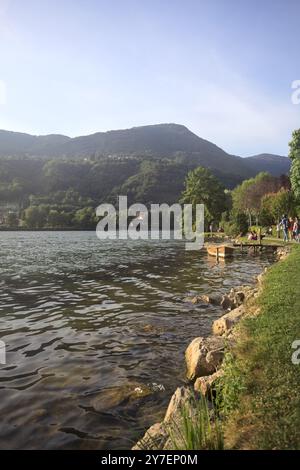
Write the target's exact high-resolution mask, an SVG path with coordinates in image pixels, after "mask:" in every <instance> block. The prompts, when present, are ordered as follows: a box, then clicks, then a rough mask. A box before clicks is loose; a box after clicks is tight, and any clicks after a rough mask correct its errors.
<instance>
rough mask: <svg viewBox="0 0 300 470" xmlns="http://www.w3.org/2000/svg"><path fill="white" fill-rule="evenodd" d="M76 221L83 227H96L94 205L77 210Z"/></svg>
mask: <svg viewBox="0 0 300 470" xmlns="http://www.w3.org/2000/svg"><path fill="white" fill-rule="evenodd" d="M74 222H75V224H76V225H77V226H79V227H81V228H95V227H96V212H95V209H93V208H92V207H85V208H84V209H79V210H78V211H76V213H75V216H74Z"/></svg>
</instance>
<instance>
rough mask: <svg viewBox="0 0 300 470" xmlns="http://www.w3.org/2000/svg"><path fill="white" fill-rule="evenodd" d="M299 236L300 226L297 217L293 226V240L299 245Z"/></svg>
mask: <svg viewBox="0 0 300 470" xmlns="http://www.w3.org/2000/svg"><path fill="white" fill-rule="evenodd" d="M299 234H300V224H299V219H298V217H295V220H294V225H293V239H294V240H296V242H298V243H299Z"/></svg>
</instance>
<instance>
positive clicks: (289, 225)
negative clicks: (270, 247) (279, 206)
mask: <svg viewBox="0 0 300 470" xmlns="http://www.w3.org/2000/svg"><path fill="white" fill-rule="evenodd" d="M281 228H282V230H283V240H284V241H285V242H288V241H292V240H296V241H297V242H299V241H300V221H299V219H298V217H295V218H292V217H288V216H287V215H286V214H284V215H283V216H282V219H281V221H280V222H278V224H277V226H276V232H277V238H280V230H281Z"/></svg>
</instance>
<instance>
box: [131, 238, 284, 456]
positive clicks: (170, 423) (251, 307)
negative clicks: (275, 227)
mask: <svg viewBox="0 0 300 470" xmlns="http://www.w3.org/2000/svg"><path fill="white" fill-rule="evenodd" d="M276 253H277V259H275V260H274V262H273V263H272V264H271V266H273V265H274V264H276V263H277V262H278V261H279V260H281V259H284V258H285V257H286V256H287V255H288V253H289V248H288V247H278V248H277V249H276ZM269 268H270V267H266V268H264V270H263V271H262V272H261V273H260V274H259V275H258V276H257V277H256V283H255V284H254V285H253V286H252V285H243V286H238V287H236V288H232V289H231V291H230V292H229V293H228V294H225V295H223V296H222V297H220V296H217V295H216V296H214V295H213V296H205V295H201V296H195V297H194V298H191V302H192V303H196V302H197V301H204V302H207V303H209V304H213V305H219V306H220V308H223V310H225V313H224V314H223V315H221V316H220V318H219V319H217V320H215V321H214V322H213V323H212V333H211V335H209V336H208V337H201V336H198V337H195V338H194V339H193V340H192V341H191V342H190V343H189V345H188V346H187V348H186V351H185V366H186V379H187V382H186V384H185V385H183V386H179V387H177V389H176V390H175V392H174V393H173V395H172V396H171V399H170V401H169V404H168V406H167V409H166V413H165V416H164V418H163V420H162V421H161V422H158V423H154V424H153V425H152V426H150V428H148V429H147V430H146V432H145V434H144V435H143V436H142V437H141V438H140V439H139V440H138V441H137V442H136V444H135V445H134V446H133V447H132V450H179V449H182V450H183V449H184V447H177V445H178V443H176V439H177V441H179V442H181V444H182V441H183V437H182V436H183V433H184V431H180V428H184V427H186V426H187V423H186V421H189V422H190V425H191V426H193V423H192V422H193V420H194V418H193V416H195V413H196V414H197V413H198V411H197V410H196V408H197V406H198V405H197V402H199V400H200V402H201V403H202V401H203V400H205V407H204V410H203V407H202V409H201V413H202V415H203V411H204V414H205V412H206V407H207V406H208V408H207V409H210V410H211V408H213V401H214V399H213V398H212V397H213V395H215V392H216V389H217V388H218V387H219V384H220V380H221V379H222V377H223V375H224V368H225V367H226V355H228V354H231V351H232V350H233V348H234V346H235V345H236V343H237V340H238V335H239V333H238V331H237V330H238V328H237V329H236V327H237V326H238V325H239V323H240V321H241V320H242V319H243V318H245V317H253V316H257V315H259V313H260V307H259V306H258V305H257V302H256V300H257V298H258V296H259V294H260V293H261V290H262V282H263V279H264V276H265V274H266V273H267V271H268V270H269ZM186 410H188V411H189V416H188V419H187V416H186V415H185V414H186ZM191 416H192V417H191ZM198 419H199V416H198ZM210 420H211V418H209V421H210ZM206 426H209V427H210V426H211V425H210V423H209V422H206ZM174 435H177V438H176V437H175V438H174ZM204 448H210V447H204Z"/></svg>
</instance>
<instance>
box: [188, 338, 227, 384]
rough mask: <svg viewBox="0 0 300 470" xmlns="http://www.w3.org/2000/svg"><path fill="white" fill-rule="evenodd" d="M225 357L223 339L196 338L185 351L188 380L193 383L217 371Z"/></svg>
mask: <svg viewBox="0 0 300 470" xmlns="http://www.w3.org/2000/svg"><path fill="white" fill-rule="evenodd" d="M223 356H224V341H223V340H222V338H217V337H213V336H210V337H208V338H203V337H201V336H200V337H198V338H195V339H194V340H193V341H192V342H191V343H190V344H189V346H188V347H187V349H186V351H185V360H186V366H187V378H188V379H189V380H191V381H193V380H195V379H196V378H197V377H201V376H203V375H209V374H212V373H213V372H215V371H216V369H217V367H218V366H219V364H220V362H221V361H222V359H223Z"/></svg>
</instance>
